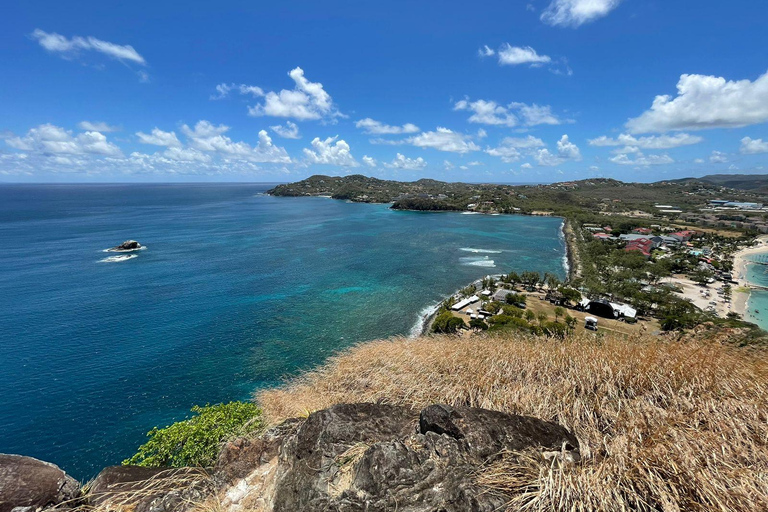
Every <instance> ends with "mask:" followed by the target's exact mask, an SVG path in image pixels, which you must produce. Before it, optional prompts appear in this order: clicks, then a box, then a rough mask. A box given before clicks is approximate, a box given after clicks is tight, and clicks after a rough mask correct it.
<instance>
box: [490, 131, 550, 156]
mask: <svg viewBox="0 0 768 512" xmlns="http://www.w3.org/2000/svg"><path fill="white" fill-rule="evenodd" d="M545 145H546V144H544V141H542V140H541V139H539V138H536V137H534V136H532V135H528V136H527V137H525V138H515V137H505V138H503V139H502V140H501V142H500V143H499V145H498V146H497V147H495V148H491V147H487V148H486V149H485V152H486V153H488V154H489V155H491V156H496V157H499V158H501V160H502V162H506V163H512V162H516V161H518V160H520V158H521V157H522V155H523V153H526V154H531V152H532V151H533V150H535V149H536V148H543V147H544V146H545Z"/></svg>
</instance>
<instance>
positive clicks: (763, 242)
mask: <svg viewBox="0 0 768 512" xmlns="http://www.w3.org/2000/svg"><path fill="white" fill-rule="evenodd" d="M755 242H756V244H755V245H753V246H751V247H747V248H745V249H742V250H740V251H739V252H737V253H736V254H734V255H733V274H734V280H735V281H736V282H737V283H738V288H737V289H736V290H735V291H734V293H733V302H732V304H733V306H732V311H733V312H735V313H738V314H739V315H741V317H742V319H744V320H747V318H746V317H747V312H748V310H749V299H750V297H751V294H752V290H753V289H754V287H755V285H754V284H753V283H751V282H750V281H749V280H748V279H747V270H748V268H749V264H750V263H751V262H750V260H749V258H748V257H749V256H752V255H753V254H760V253H766V252H768V235H761V236H759V237H757V238H756V239H755Z"/></svg>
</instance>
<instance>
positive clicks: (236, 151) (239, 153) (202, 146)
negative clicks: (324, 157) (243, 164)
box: [181, 121, 291, 163]
mask: <svg viewBox="0 0 768 512" xmlns="http://www.w3.org/2000/svg"><path fill="white" fill-rule="evenodd" d="M227 131H229V126H225V125H219V126H214V125H213V124H211V123H210V122H208V121H198V122H197V124H195V127H194V129H192V128H190V127H189V126H187V125H186V124H185V125H183V126H182V127H181V132H182V133H183V134H184V135H185V136H186V137H187V143H188V144H189V145H190V146H191V147H193V148H194V149H197V150H200V151H205V152H210V153H219V154H221V155H223V156H226V157H232V158H238V159H243V160H247V161H250V162H258V163H290V162H291V158H290V157H289V156H288V153H287V152H286V151H285V149H284V148H281V147H279V146H275V145H274V144H273V143H272V139H271V138H270V137H269V134H267V132H266V131H265V130H261V131H260V132H259V143H258V144H257V145H256V146H255V147H251V146H250V145H249V144H248V143H246V142H242V141H241V142H234V141H233V140H232V139H230V138H229V137H227V136H225V135H224V133H226V132H227Z"/></svg>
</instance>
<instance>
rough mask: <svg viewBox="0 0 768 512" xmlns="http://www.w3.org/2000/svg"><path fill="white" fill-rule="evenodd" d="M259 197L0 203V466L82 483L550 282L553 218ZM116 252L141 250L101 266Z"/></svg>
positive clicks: (119, 191) (180, 188)
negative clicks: (272, 394)
mask: <svg viewBox="0 0 768 512" xmlns="http://www.w3.org/2000/svg"><path fill="white" fill-rule="evenodd" d="M268 188H269V187H268V186H267V185H253V184H249V185H242V184H221V185H220V184H216V185H211V184H205V185H34V186H26V185H3V186H0V244H2V250H0V452H5V453H21V454H25V455H31V456H35V457H39V458H42V459H44V460H48V461H51V462H54V463H56V464H59V465H60V466H61V467H62V468H64V469H65V470H67V471H68V472H70V473H71V474H73V475H75V476H76V477H78V478H89V477H91V476H93V475H94V474H95V473H96V472H97V471H98V470H99V469H100V468H101V467H103V466H105V465H107V464H115V463H119V462H120V461H121V460H122V459H123V458H125V457H127V456H130V455H131V454H132V453H133V452H134V451H135V448H136V447H137V446H138V445H139V444H141V443H142V442H143V441H144V439H145V433H146V432H147V431H148V430H149V429H150V428H151V427H153V426H164V425H167V424H168V423H170V422H172V421H175V420H178V419H183V418H184V417H186V416H187V413H188V411H189V408H190V407H191V406H192V405H195V404H205V403H217V402H221V401H227V400H233V399H247V398H248V397H250V396H251V394H252V393H253V391H254V390H255V389H257V388H260V387H264V386H272V385H275V384H278V383H280V382H281V380H282V378H284V377H285V376H286V375H290V374H294V373H295V372H297V371H300V370H302V369H307V368H310V367H312V366H314V365H316V364H318V363H321V362H322V361H323V360H324V359H325V358H326V357H327V356H328V355H330V354H332V353H334V352H335V351H338V350H339V349H341V348H344V347H345V346H348V345H350V344H351V343H354V342H357V341H363V340H370V339H375V338H379V337H387V336H392V335H399V334H407V333H409V331H410V330H411V329H412V328H413V326H414V324H415V323H416V322H417V321H418V319H419V316H420V314H422V313H423V310H424V309H425V308H426V307H428V306H430V305H434V304H435V303H436V302H437V301H439V300H441V299H442V298H443V297H444V296H446V295H447V294H449V293H451V292H453V291H454V290H455V289H457V288H459V287H461V286H463V285H465V284H466V283H468V282H470V281H472V280H474V279H476V278H479V277H482V276H483V275H486V274H490V273H501V272H508V271H510V270H517V271H522V270H530V269H533V270H539V271H542V272H544V271H549V272H554V273H557V274H559V275H561V276H563V274H564V269H563V254H564V245H563V242H562V239H561V236H560V224H561V223H560V220H559V219H554V218H533V217H522V216H485V215H462V214H458V213H416V212H396V211H392V210H389V209H388V208H387V206H386V205H367V204H350V203H346V202H342V201H334V200H331V199H323V198H273V197H269V196H265V195H262V194H261V192H263V191H265V190H267V189H268ZM129 238H133V239H136V240H139V241H140V242H141V243H142V244H144V245H146V246H147V247H148V249H147V250H145V251H141V252H139V253H138V257H137V258H135V259H133V260H130V261H125V262H120V263H103V262H100V260H102V259H103V258H105V257H107V256H110V254H105V253H103V252H102V250H103V249H105V248H108V247H111V246H113V245H116V244H118V243H120V242H122V241H124V240H126V239H129ZM478 250H482V251H488V252H478ZM420 312H421V313H420Z"/></svg>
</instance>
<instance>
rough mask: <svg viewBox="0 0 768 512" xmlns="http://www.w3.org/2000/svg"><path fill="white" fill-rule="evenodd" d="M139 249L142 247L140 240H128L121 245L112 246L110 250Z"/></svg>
mask: <svg viewBox="0 0 768 512" xmlns="http://www.w3.org/2000/svg"><path fill="white" fill-rule="evenodd" d="M137 249H141V244H140V243H139V242H137V241H136V240H126V241H125V242H123V243H121V244H120V245H117V246H115V247H113V248H111V249H110V251H135V250H137Z"/></svg>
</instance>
